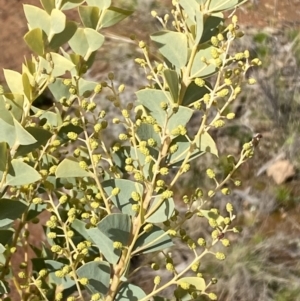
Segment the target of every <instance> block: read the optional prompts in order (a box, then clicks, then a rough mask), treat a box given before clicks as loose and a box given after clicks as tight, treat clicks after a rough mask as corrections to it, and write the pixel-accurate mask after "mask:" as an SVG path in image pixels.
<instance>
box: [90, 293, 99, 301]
mask: <svg viewBox="0 0 300 301" xmlns="http://www.w3.org/2000/svg"><path fill="white" fill-rule="evenodd" d="M100 299H101V294H100V293H96V294H93V295H92V296H91V301H99V300H100Z"/></svg>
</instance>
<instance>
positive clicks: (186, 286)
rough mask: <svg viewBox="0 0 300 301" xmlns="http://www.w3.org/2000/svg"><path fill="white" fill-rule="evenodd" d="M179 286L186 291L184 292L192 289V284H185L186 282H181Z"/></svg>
mask: <svg viewBox="0 0 300 301" xmlns="http://www.w3.org/2000/svg"><path fill="white" fill-rule="evenodd" d="M179 286H180V287H181V288H182V289H184V290H188V289H189V288H190V284H189V283H188V282H185V281H183V282H181V283H180V284H179Z"/></svg>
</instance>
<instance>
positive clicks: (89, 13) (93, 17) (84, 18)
mask: <svg viewBox="0 0 300 301" xmlns="http://www.w3.org/2000/svg"><path fill="white" fill-rule="evenodd" d="M78 11H79V15H80V19H81V22H82V23H83V25H84V26H85V27H88V28H93V29H97V24H98V21H99V14H100V10H99V8H98V7H95V6H80V7H79V9H78Z"/></svg>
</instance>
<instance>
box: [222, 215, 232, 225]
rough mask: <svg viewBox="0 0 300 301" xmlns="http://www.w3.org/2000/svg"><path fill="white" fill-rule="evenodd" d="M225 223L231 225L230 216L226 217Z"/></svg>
mask: <svg viewBox="0 0 300 301" xmlns="http://www.w3.org/2000/svg"><path fill="white" fill-rule="evenodd" d="M224 224H225V225H230V224H231V219H230V218H229V217H225V218H224Z"/></svg>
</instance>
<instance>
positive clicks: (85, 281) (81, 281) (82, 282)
mask: <svg viewBox="0 0 300 301" xmlns="http://www.w3.org/2000/svg"><path fill="white" fill-rule="evenodd" d="M79 282H80V284H82V285H87V284H89V279H88V278H86V277H84V278H80V279H79Z"/></svg>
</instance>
